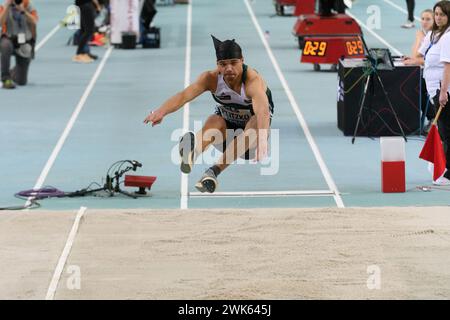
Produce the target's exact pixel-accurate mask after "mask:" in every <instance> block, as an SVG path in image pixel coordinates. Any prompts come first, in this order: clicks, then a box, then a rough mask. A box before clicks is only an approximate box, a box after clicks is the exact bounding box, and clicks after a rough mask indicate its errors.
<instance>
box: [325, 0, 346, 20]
mask: <svg viewBox="0 0 450 320" xmlns="http://www.w3.org/2000/svg"><path fill="white" fill-rule="evenodd" d="M345 9H346V5H345V4H344V0H319V15H321V16H324V17H328V16H332V15H333V11H332V10H334V11H336V12H337V13H345Z"/></svg>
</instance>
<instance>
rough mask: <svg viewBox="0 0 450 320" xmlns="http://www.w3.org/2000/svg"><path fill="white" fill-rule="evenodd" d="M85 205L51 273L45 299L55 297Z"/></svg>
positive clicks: (77, 216) (76, 218)
mask: <svg viewBox="0 0 450 320" xmlns="http://www.w3.org/2000/svg"><path fill="white" fill-rule="evenodd" d="M86 209H87V208H86V207H81V208H80V210H78V213H77V215H76V217H75V221H74V222H73V225H72V229H71V230H70V233H69V236H68V237H67V241H66V245H65V246H64V249H63V251H62V253H61V256H60V257H59V260H58V264H57V265H56V269H55V272H54V273H53V277H52V280H51V282H50V285H49V287H48V290H47V295H46V296H45V300H53V298H54V297H55V293H56V289H57V288H58V283H59V279H60V278H61V274H62V272H63V270H64V266H65V265H66V262H67V258H68V257H69V254H70V250H71V249H72V245H73V243H74V241H75V236H76V234H77V232H78V227H79V225H80V221H81V218H82V217H83V215H84V213H85V212H86Z"/></svg>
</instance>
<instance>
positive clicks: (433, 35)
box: [419, 0, 450, 185]
mask: <svg viewBox="0 0 450 320" xmlns="http://www.w3.org/2000/svg"><path fill="white" fill-rule="evenodd" d="M433 12H434V23H433V29H432V30H431V31H430V32H428V33H427V35H426V36H425V39H424V40H423V43H422V46H421V47H420V49H419V54H420V56H422V57H423V58H424V60H425V69H424V78H425V81H426V83H427V90H428V94H429V96H430V99H431V101H432V103H433V105H434V108H435V110H437V109H439V107H440V106H442V107H443V110H442V113H441V115H440V117H439V120H438V129H439V134H440V136H441V138H442V142H443V145H444V151H445V157H446V161H447V170H446V172H445V173H444V175H443V176H442V177H440V178H438V179H437V180H436V181H433V183H434V184H437V185H450V103H449V92H450V32H449V31H450V1H448V0H444V1H439V2H438V3H436V4H435V5H434V8H433Z"/></svg>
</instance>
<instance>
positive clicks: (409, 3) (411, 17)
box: [402, 0, 416, 29]
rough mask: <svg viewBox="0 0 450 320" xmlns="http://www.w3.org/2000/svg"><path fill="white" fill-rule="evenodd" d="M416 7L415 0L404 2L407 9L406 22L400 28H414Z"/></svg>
mask: <svg viewBox="0 0 450 320" xmlns="http://www.w3.org/2000/svg"><path fill="white" fill-rule="evenodd" d="M415 6H416V1H415V0H406V7H407V8H408V20H407V21H406V23H405V24H404V25H402V28H406V29H411V28H414V7H415Z"/></svg>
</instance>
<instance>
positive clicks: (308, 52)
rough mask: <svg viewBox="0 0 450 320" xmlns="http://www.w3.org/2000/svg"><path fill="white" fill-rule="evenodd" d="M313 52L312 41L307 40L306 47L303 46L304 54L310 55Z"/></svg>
mask: <svg viewBox="0 0 450 320" xmlns="http://www.w3.org/2000/svg"><path fill="white" fill-rule="evenodd" d="M310 52H311V41H306V42H305V47H304V48H303V54H304V55H305V56H309V55H310Z"/></svg>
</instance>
